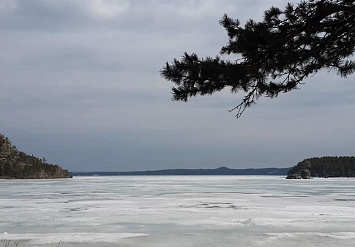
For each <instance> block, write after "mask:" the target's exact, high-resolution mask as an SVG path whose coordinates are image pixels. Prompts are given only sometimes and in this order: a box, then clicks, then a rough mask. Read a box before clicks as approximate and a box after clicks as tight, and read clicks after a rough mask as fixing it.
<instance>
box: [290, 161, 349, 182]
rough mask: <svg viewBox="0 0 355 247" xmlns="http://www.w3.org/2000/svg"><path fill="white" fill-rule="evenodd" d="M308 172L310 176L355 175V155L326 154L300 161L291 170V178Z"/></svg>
mask: <svg viewBox="0 0 355 247" xmlns="http://www.w3.org/2000/svg"><path fill="white" fill-rule="evenodd" d="M302 173H306V174H307V173H308V174H309V175H310V177H355V157H354V156H340V157H338V156H326V157H321V158H310V159H305V160H303V161H301V162H299V163H298V164H297V165H296V166H294V167H293V168H292V169H291V170H290V171H289V172H288V177H289V178H297V175H300V176H301V175H302Z"/></svg>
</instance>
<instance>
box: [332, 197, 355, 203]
mask: <svg viewBox="0 0 355 247" xmlns="http://www.w3.org/2000/svg"><path fill="white" fill-rule="evenodd" d="M334 201H338V202H355V199H345V198H336V199H334Z"/></svg>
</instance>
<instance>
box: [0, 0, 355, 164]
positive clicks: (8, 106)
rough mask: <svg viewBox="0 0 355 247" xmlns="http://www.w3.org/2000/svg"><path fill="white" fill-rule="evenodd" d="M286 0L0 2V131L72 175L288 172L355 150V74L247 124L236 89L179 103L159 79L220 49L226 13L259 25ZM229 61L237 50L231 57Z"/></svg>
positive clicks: (307, 91) (264, 110)
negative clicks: (189, 58) (190, 57)
mask: <svg viewBox="0 0 355 247" xmlns="http://www.w3.org/2000/svg"><path fill="white" fill-rule="evenodd" d="M286 3H287V1H283V0H254V1H250V0H218V1H217V0H215V1H212V0H179V1H170V0H112V1H110V0H31V1H28V0H1V1H0V36H1V39H0V96H1V97H0V133H2V134H4V135H6V136H8V137H9V138H10V139H11V140H12V143H13V145H16V146H17V148H18V149H19V150H21V151H24V152H26V153H28V154H34V155H35V156H38V157H46V159H47V160H48V161H49V162H52V163H56V164H59V165H61V166H62V167H64V168H66V169H69V170H70V171H130V170H154V169H166V168H217V167H220V166H227V167H230V168H249V167H253V168H259V167H289V166H293V165H296V164H297V162H299V161H302V160H303V159H305V158H310V157H318V156H326V155H355V152H354V149H355V148H354V146H355V145H354V144H355V132H354V126H355V100H354V99H355V96H354V95H355V83H354V80H355V77H354V76H349V77H348V78H347V79H342V78H340V77H338V76H337V75H336V73H335V72H330V73H327V72H326V71H324V72H322V73H319V74H317V75H315V76H313V77H311V78H308V79H307V80H306V81H305V85H302V86H301V87H300V90H294V91H292V92H290V93H287V94H283V95H280V96H279V97H278V98H275V99H268V98H263V99H260V100H259V101H258V102H257V104H256V105H254V106H253V107H251V108H249V109H247V110H246V111H245V112H244V114H243V116H242V117H241V118H239V119H236V118H235V117H234V115H235V114H233V113H229V112H228V109H231V108H233V107H234V106H235V105H237V104H238V103H239V102H240V100H241V98H242V96H243V95H242V94H241V95H239V94H231V93H230V92H229V91H228V90H226V91H223V92H221V93H217V94H215V95H213V96H205V97H197V98H194V99H191V100H190V101H189V102H188V103H183V102H174V101H171V93H170V89H171V86H172V84H170V83H169V82H167V81H165V80H163V79H162V78H161V77H160V74H159V71H160V70H161V69H162V67H163V66H164V64H165V62H167V61H172V60H173V59H174V58H180V57H181V55H182V54H183V53H184V52H185V51H187V52H196V53H197V54H198V55H199V56H215V55H218V53H219V51H220V48H221V47H222V46H223V45H225V44H226V43H227V35H226V32H225V30H224V29H223V28H222V27H221V26H220V25H219V23H218V22H219V20H220V19H221V17H222V16H223V14H225V13H227V14H228V15H229V16H230V17H233V18H238V19H240V20H241V21H242V23H244V22H245V21H246V20H247V19H249V18H253V19H256V20H260V19H261V18H262V15H263V11H264V10H265V9H267V8H269V7H271V6H272V5H274V6H279V7H284V6H285V5H286ZM226 58H227V57H226Z"/></svg>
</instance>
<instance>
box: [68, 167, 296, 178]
mask: <svg viewBox="0 0 355 247" xmlns="http://www.w3.org/2000/svg"><path fill="white" fill-rule="evenodd" d="M288 170H290V168H259V169H252V168H250V169H230V168H228V167H220V168H217V169H166V170H155V171H132V172H73V173H72V174H73V176H95V175H96V176H97V175H100V176H181V175H188V176H191V175H192V176H200V175H286V174H287V171H288Z"/></svg>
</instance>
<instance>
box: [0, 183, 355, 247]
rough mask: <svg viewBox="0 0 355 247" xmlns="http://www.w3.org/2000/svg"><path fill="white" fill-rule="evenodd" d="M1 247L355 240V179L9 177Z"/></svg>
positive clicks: (1, 212)
mask: <svg viewBox="0 0 355 247" xmlns="http://www.w3.org/2000/svg"><path fill="white" fill-rule="evenodd" d="M0 186H1V187H0V188H1V189H0V246H1V247H3V246H5V243H6V242H7V241H8V240H10V247H11V246H16V244H18V245H17V246H19V247H25V246H26V247H27V246H43V247H44V246H47V247H49V246H53V247H56V246H58V244H59V246H60V247H69V246H80V247H83V246H92V247H93V246H100V247H103V246H120V247H121V246H122V247H139V246H151V247H153V246H154V247H156V246H157V247H159V246H161V247H163V246H164V247H184V246H196V247H197V246H208V247H212V246H216V247H217V246H218V247H221V246H227V247H228V246H230V247H232V246H233V247H235V246H288V247H290V246H297V247H298V246H355V179H352V178H331V179H311V180H286V179H285V178H284V177H276V176H157V177H148V176H147V177H140V176H136V177H74V178H73V179H63V180H0Z"/></svg>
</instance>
